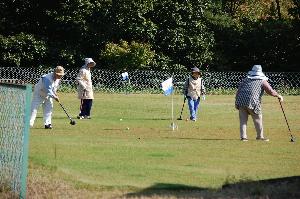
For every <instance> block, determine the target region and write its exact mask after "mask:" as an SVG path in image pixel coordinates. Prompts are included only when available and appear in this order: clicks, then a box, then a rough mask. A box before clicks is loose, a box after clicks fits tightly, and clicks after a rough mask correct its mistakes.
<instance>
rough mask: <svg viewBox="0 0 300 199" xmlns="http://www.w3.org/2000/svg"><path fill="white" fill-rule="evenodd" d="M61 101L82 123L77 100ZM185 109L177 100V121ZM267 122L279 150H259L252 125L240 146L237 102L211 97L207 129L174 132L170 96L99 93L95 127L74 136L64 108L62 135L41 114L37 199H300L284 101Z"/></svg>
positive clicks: (267, 104) (33, 141)
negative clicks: (235, 106) (50, 128)
mask: <svg viewBox="0 0 300 199" xmlns="http://www.w3.org/2000/svg"><path fill="white" fill-rule="evenodd" d="M61 101H62V103H63V104H64V105H65V107H66V109H67V110H68V111H69V112H70V113H71V115H72V116H73V117H74V118H76V115H77V114H78V109H79V100H78V99H77V98H76V94H75V93H69V94H61ZM182 102H183V98H182V96H179V95H175V96H174V115H175V119H176V118H177V117H178V116H179V113H180V110H181V105H182ZM299 104H300V96H287V97H285V101H284V104H283V105H284V108H285V112H286V115H287V118H288V120H289V124H290V126H291V129H292V132H293V134H294V135H296V137H299V136H300V134H299V132H300V120H299V118H300V110H299ZM263 113H264V115H263V116H264V129H265V136H266V137H268V138H270V142H261V141H256V140H255V136H256V133H255V131H254V127H253V123H252V119H251V118H249V122H248V138H249V139H250V140H249V142H241V141H240V140H239V121H238V112H237V111H236V110H235V109H234V96H222V95H216V96H207V99H206V101H204V102H203V103H202V104H201V107H200V113H199V120H198V121H197V122H191V121H185V120H182V121H176V124H177V125H178V130H175V131H172V129H171V128H170V127H169V126H170V124H171V120H170V118H171V97H170V96H169V97H166V96H163V95H147V94H144V95H143V94H130V95H123V94H102V93H97V94H96V97H95V100H94V104H93V107H92V119H91V120H77V119H76V122H77V124H76V125H75V126H71V125H70V124H69V120H68V119H67V117H66V116H65V113H64V112H63V110H62V109H61V108H60V107H59V106H58V105H57V103H55V107H54V114H53V127H54V129H52V130H45V129H43V124H42V118H41V116H42V110H41V109H40V110H39V114H38V118H37V120H36V123H35V126H34V128H32V129H31V132H30V133H31V135H30V149H29V176H28V197H29V198H39V197H40V198H129V197H132V198H177V197H181V198H193V197H194V198H214V197H215V198H217V197H219V198H223V197H224V198H244V197H248V198H249V197H250V198H251V197H257V196H259V197H262V198H265V197H267V196H268V197H269V196H272V197H270V198H276V197H279V198H281V196H284V197H289V198H293V197H295V198H297V197H300V191H299V186H300V182H299V181H300V180H299V177H300V144H299V142H300V140H299V142H295V143H291V142H289V140H290V138H289V134H288V129H287V126H286V123H285V121H284V117H283V114H282V112H281V109H280V106H279V103H278V101H277V99H276V98H273V97H269V96H264V98H263ZM187 117H188V112H187V105H186V107H185V109H184V113H183V118H184V119H185V118H187ZM120 119H122V121H120ZM127 127H128V128H129V130H127ZM285 177H293V178H289V179H285ZM270 179H273V181H275V182H273V181H272V180H270ZM229 184H231V185H232V186H231V185H230V186H225V187H223V189H222V186H223V185H229ZM226 187H227V188H226Z"/></svg>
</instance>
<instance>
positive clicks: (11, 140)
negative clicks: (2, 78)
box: [0, 83, 32, 198]
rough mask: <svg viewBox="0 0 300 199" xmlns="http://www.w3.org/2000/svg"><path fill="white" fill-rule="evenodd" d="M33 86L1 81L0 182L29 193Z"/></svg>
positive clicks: (15, 189)
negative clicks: (30, 116) (28, 166)
mask: <svg viewBox="0 0 300 199" xmlns="http://www.w3.org/2000/svg"><path fill="white" fill-rule="evenodd" d="M31 93H32V88H31V86H29V85H27V86H21V85H14V84H2V83H0V121H1V122H0V186H7V187H8V190H11V191H13V192H14V193H16V194H18V195H19V196H20V198H25V196H26V177H27V165H28V139H29V113H30V103H31Z"/></svg>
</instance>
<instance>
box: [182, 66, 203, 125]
mask: <svg viewBox="0 0 300 199" xmlns="http://www.w3.org/2000/svg"><path fill="white" fill-rule="evenodd" d="M200 75H201V73H200V70H199V69H198V68H197V67H194V68H192V71H191V75H190V77H189V78H188V79H187V80H186V81H185V84H184V87H183V94H184V95H185V97H186V99H187V100H188V105H189V110H190V120H191V121H194V122H195V121H196V120H197V112H198V107H199V105H200V96H201V95H202V97H203V98H202V99H203V100H204V99H205V87H204V83H203V79H202V78H201V77H200Z"/></svg>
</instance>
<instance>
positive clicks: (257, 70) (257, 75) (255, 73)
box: [247, 65, 268, 80]
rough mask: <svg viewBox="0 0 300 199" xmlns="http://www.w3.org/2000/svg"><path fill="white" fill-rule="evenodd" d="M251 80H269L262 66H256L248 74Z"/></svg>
mask: <svg viewBox="0 0 300 199" xmlns="http://www.w3.org/2000/svg"><path fill="white" fill-rule="evenodd" d="M247 77H248V78H249V79H261V80H268V78H267V77H266V76H265V74H264V73H263V72H262V67H261V65H254V66H253V67H252V70H250V71H249V72H248V76H247Z"/></svg>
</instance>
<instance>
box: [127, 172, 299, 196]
mask: <svg viewBox="0 0 300 199" xmlns="http://www.w3.org/2000/svg"><path fill="white" fill-rule="evenodd" d="M124 198H156V199H157V198H202V199H206V198H214V199H217V198H218V199H219V198H227V199H231V198H247V199H249V198H261V199H267V198H268V199H269V198H270V199H271V198H272V199H273V198H274V199H282V198H289V199H296V198H300V176H293V177H285V178H276V179H268V180H259V181H251V180H243V181H240V182H235V183H226V184H225V185H223V186H222V188H220V189H209V188H201V187H193V186H187V185H182V184H165V183H157V184H154V185H153V186H151V187H148V188H146V189H143V190H140V191H138V192H135V193H128V194H126V195H124Z"/></svg>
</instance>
